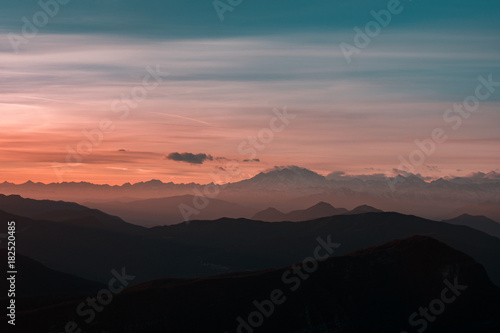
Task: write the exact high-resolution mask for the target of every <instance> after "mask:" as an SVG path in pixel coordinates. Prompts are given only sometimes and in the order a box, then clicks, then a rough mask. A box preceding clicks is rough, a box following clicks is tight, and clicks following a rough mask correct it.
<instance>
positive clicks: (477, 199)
mask: <svg viewBox="0 0 500 333" xmlns="http://www.w3.org/2000/svg"><path fill="white" fill-rule="evenodd" d="M220 178H221V179H224V177H220ZM214 181H215V178H214ZM207 186H210V187H211V188H212V189H213V190H214V189H217V192H218V195H216V197H211V198H210V200H221V201H225V202H228V203H231V204H233V205H238V206H242V207H250V208H252V209H253V211H252V212H251V213H250V215H244V214H239V216H245V217H251V216H253V215H254V214H255V213H256V212H258V211H261V210H264V209H267V208H268V207H274V208H276V209H277V210H280V211H292V210H298V209H306V208H307V207H310V206H312V205H315V204H317V203H318V202H321V201H324V202H329V203H335V205H336V206H340V207H347V208H348V209H353V208H354V207H357V206H360V205H369V206H373V207H377V208H378V209H381V210H383V211H398V212H401V213H405V214H413V215H418V216H422V217H425V218H429V219H436V220H447V219H451V218H454V217H456V216H459V215H461V214H465V213H467V214H471V215H485V216H488V217H489V218H491V219H493V220H496V221H500V174H499V173H497V172H495V171H491V172H489V173H481V172H478V173H475V174H471V175H469V176H467V177H448V178H440V179H436V180H429V179H423V178H422V177H421V176H419V175H414V174H404V175H402V174H399V175H396V176H393V177H387V176H386V175H384V174H372V175H346V174H345V173H343V172H333V173H331V174H329V175H327V176H323V175H320V174H318V173H316V172H314V171H311V170H308V169H305V168H301V167H297V166H287V167H275V168H273V169H270V170H267V171H264V172H261V173H259V174H257V175H255V176H254V177H251V178H249V179H246V180H242V181H238V182H234V183H228V184H219V183H218V184H213V183H212V184H207V185H204V184H195V183H190V184H174V183H172V182H168V183H164V182H162V181H160V180H150V181H147V182H139V183H135V184H130V183H125V184H123V185H120V186H118V185H114V186H111V185H96V184H91V183H85V182H80V183H74V182H71V183H66V182H65V183H51V184H43V183H33V182H26V183H24V184H19V185H16V184H12V183H8V182H4V183H1V184H0V193H4V194H18V195H22V196H25V197H31V198H34V199H52V200H68V201H73V202H77V203H79V204H87V203H97V204H98V205H100V206H99V207H97V206H96V207H95V208H101V209H102V205H104V204H106V203H109V206H110V207H111V206H113V205H118V204H120V203H121V204H126V203H127V202H131V201H140V200H146V199H158V198H167V197H182V196H186V195H190V196H199V195H202V196H204V195H205V194H204V193H205V191H206V189H207ZM188 200H189V199H188ZM134 214H135V213H134ZM132 215H133V214H131V216H132ZM208 215H209V216H210V214H208ZM230 217H233V216H232V215H230ZM234 217H235V216H234ZM122 218H124V217H123V216H122ZM200 218H205V216H200ZM172 221H173V220H172ZM177 222H178V219H175V222H174V223H177ZM146 224H149V222H147V223H146Z"/></svg>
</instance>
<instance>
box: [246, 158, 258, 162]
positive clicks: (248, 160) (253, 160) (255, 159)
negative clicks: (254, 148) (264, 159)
mask: <svg viewBox="0 0 500 333" xmlns="http://www.w3.org/2000/svg"><path fill="white" fill-rule="evenodd" d="M243 162H260V159H258V158H252V159H246V160H243Z"/></svg>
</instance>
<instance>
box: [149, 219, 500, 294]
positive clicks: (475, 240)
mask: <svg viewBox="0 0 500 333" xmlns="http://www.w3.org/2000/svg"><path fill="white" fill-rule="evenodd" d="M152 231H154V233H155V234H157V235H162V236H164V237H167V238H168V239H171V240H175V241H176V242H177V243H183V244H190V245H193V246H194V245H197V246H207V247H212V248H217V249H231V251H234V252H236V253H246V254H252V255H254V256H258V257H261V258H265V259H264V262H266V265H267V266H261V267H262V268H264V267H277V266H276V265H279V263H286V262H288V263H290V262H294V261H297V260H299V259H300V258H301V256H304V255H305V253H307V249H309V248H310V247H311V246H312V244H313V243H314V241H315V239H316V238H317V237H318V236H322V237H326V236H327V235H331V236H332V239H333V240H335V242H337V243H342V247H341V248H340V249H339V254H346V253H349V252H352V251H356V250H358V249H362V248H366V247H370V246H376V245H379V244H383V243H386V242H389V241H392V240H394V239H398V238H406V237H411V236H414V235H426V236H429V237H433V238H435V239H437V240H439V241H442V242H444V243H446V244H448V245H449V246H451V247H453V248H456V249H458V250H460V251H462V252H464V253H467V254H469V255H470V256H472V257H473V258H474V259H475V260H477V261H478V262H479V263H481V264H483V265H484V266H485V267H486V269H487V271H488V274H490V277H491V278H492V280H494V281H495V283H497V284H498V285H500V266H499V265H498V260H497V256H498V255H499V254H500V240H499V239H498V238H495V237H492V236H490V235H487V234H485V233H483V232H481V231H477V230H474V229H471V228H469V227H466V226H455V225H451V224H446V223H442V222H436V221H430V220H426V219H423V218H419V217H416V216H411V215H402V214H398V213H366V214H355V215H337V216H330V217H326V218H320V219H316V220H313V221H305V222H299V223H297V222H278V223H277V222H274V223H266V222H257V221H252V220H245V219H238V220H232V219H219V220H216V221H192V222H191V223H190V224H189V225H188V224H185V223H183V224H178V225H173V226H165V227H155V228H152ZM216 263H217V264H221V265H225V264H224V263H223V262H220V261H219V262H216ZM272 263H275V264H274V265H273V264H272ZM225 266H228V265H225ZM248 267H252V265H251V262H248ZM253 267H255V266H253Z"/></svg>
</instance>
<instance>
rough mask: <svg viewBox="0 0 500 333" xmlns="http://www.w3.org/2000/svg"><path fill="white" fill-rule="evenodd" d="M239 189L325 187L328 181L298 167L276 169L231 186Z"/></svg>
mask: <svg viewBox="0 0 500 333" xmlns="http://www.w3.org/2000/svg"><path fill="white" fill-rule="evenodd" d="M231 185H232V186H237V187H250V188H253V189H255V188H264V189H284V188H301V187H305V188H308V187H325V186H327V180H326V178H325V177H324V176H322V175H320V174H318V173H316V172H314V171H311V170H309V169H305V168H300V167H297V166H288V167H274V168H273V169H271V170H269V171H266V172H261V173H259V174H257V175H256V176H254V177H252V178H250V179H247V180H242V181H240V182H238V183H235V184H231Z"/></svg>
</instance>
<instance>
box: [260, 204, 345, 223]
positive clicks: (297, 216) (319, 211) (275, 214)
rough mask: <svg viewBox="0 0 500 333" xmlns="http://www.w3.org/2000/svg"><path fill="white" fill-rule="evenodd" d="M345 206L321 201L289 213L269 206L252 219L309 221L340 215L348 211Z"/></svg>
mask: <svg viewBox="0 0 500 333" xmlns="http://www.w3.org/2000/svg"><path fill="white" fill-rule="evenodd" d="M347 212H348V210H347V209H345V208H335V207H333V206H332V205H330V204H329V203H326V202H319V203H317V204H316V205H314V206H312V207H309V208H307V209H301V210H294V211H291V212H289V213H281V212H280V211H278V210H277V209H274V208H268V209H266V210H263V211H261V212H258V213H257V214H255V215H254V216H253V217H252V219H254V220H259V221H266V222H280V221H293V222H298V221H308V220H314V219H317V218H320V217H327V216H333V215H340V214H345V213H347Z"/></svg>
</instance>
